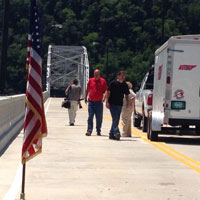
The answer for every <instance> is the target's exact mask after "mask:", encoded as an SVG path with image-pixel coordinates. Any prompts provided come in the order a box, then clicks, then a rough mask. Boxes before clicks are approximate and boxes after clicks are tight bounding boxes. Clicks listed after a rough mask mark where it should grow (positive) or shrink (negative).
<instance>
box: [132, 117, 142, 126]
mask: <svg viewBox="0 0 200 200" xmlns="http://www.w3.org/2000/svg"><path fill="white" fill-rule="evenodd" d="M140 124H141V117H140V116H139V115H137V114H136V113H134V116H133V126H134V127H137V128H139V127H140Z"/></svg>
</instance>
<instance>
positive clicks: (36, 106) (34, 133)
mask: <svg viewBox="0 0 200 200" xmlns="http://www.w3.org/2000/svg"><path fill="white" fill-rule="evenodd" d="M30 10H31V11H30V33H29V39H30V42H28V44H30V46H29V48H30V56H29V63H28V64H29V67H28V76H27V86H26V109H25V119H24V140H23V147H22V163H23V164H24V163H25V162H26V161H27V160H29V159H31V158H33V157H34V156H35V155H37V154H38V153H40V152H41V150H42V137H44V136H46V134H47V127H46V120H45V113H44V104H43V93H42V58H41V56H40V52H41V41H40V34H39V16H38V7H37V4H36V0H31V9H30Z"/></svg>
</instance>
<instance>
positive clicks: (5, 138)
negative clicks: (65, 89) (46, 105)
mask: <svg viewBox="0 0 200 200" xmlns="http://www.w3.org/2000/svg"><path fill="white" fill-rule="evenodd" d="M48 95H49V94H48V92H44V93H43V96H44V101H46V100H47V99H48ZM24 114H25V94H21V95H14V96H8V97H3V98H1V99H0V156H1V155H2V154H3V153H4V152H5V151H6V149H7V148H8V147H9V145H10V144H11V143H12V141H13V140H14V139H15V138H16V137H17V135H18V134H19V133H20V131H21V130H22V128H23V124H24Z"/></svg>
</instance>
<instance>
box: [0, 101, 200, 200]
mask: <svg viewBox="0 0 200 200" xmlns="http://www.w3.org/2000/svg"><path fill="white" fill-rule="evenodd" d="M61 101H62V99H60V98H50V99H48V101H47V102H46V104H45V105H47V104H49V108H48V111H47V115H46V118H47V124H48V136H47V137H46V138H44V139H43V152H42V153H41V154H40V155H38V156H36V157H35V158H33V159H32V160H30V161H28V162H27V166H26V187H25V197H26V200H56V199H59V200H67V199H70V200H90V199H91V200H94V199H95V200H101V199H105V200H138V199H140V200H151V199H152V200H161V199H162V200H167V199H189V196H187V195H185V196H184V198H182V197H183V195H182V194H184V191H185V189H186V188H185V186H182V185H183V184H182V185H181V186H180V188H179V187H178V188H177V185H178V184H181V183H179V179H178V177H179V174H178V175H177V177H176V176H175V174H173V171H172V169H171V168H172V167H176V166H177V167H178V169H182V171H181V172H180V173H184V172H185V171H184V170H187V173H188V175H189V176H191V177H192V175H194V174H195V173H194V172H192V171H191V170H189V169H187V168H186V167H184V166H182V165H180V164H179V163H178V164H177V162H176V161H174V160H173V159H171V158H170V157H167V156H163V153H162V152H159V151H157V150H155V148H154V147H153V146H152V145H148V144H147V143H145V142H144V141H143V140H141V139H140V138H138V137H136V136H133V137H132V138H121V140H120V141H114V140H109V139H108V132H109V129H110V126H111V120H110V113H109V111H108V110H107V109H104V120H103V126H102V136H97V135H96V132H95V131H93V134H92V136H85V133H86V129H87V116H88V114H87V110H86V109H85V108H84V109H80V110H78V113H77V118H76V122H75V126H69V125H68V124H69V123H68V113H67V110H66V109H64V108H61V107H60V105H61ZM83 104H84V103H83ZM22 139H23V135H22V134H20V135H19V136H18V137H17V139H16V140H15V141H14V142H13V144H12V145H11V146H10V148H9V149H8V150H7V151H6V153H5V154H4V155H3V156H2V157H1V158H0V199H3V198H4V197H5V195H6V194H7V195H8V190H9V188H10V186H11V185H12V183H13V180H14V178H15V175H16V172H17V170H18V169H19V170H21V169H20V168H19V166H20V165H19V163H20V159H21V145H22ZM166 166H170V168H169V169H166ZM163 169H165V173H163ZM190 173H191V174H190ZM18 179H19V178H18ZM18 179H17V180H18ZM19 182H20V181H19V180H18V181H17V182H16V185H15V188H16V187H18V190H17V194H16V197H15V199H16V200H19V197H20V191H19V189H20V190H21V188H20V186H19ZM180 182H181V180H180ZM175 184H176V190H175V189H174V185H175ZM196 187H198V185H196ZM179 195H180V196H179ZM181 195H182V196H181ZM189 195H190V193H189ZM176 197H177V198H176ZM179 197H180V198H179ZM8 199H9V198H8ZM9 200H12V199H11V198H10V199H9Z"/></svg>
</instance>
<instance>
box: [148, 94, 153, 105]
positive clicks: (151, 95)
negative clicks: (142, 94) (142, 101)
mask: <svg viewBox="0 0 200 200" xmlns="http://www.w3.org/2000/svg"><path fill="white" fill-rule="evenodd" d="M152 99H153V94H149V95H148V98H147V104H148V105H149V106H151V105H152Z"/></svg>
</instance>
